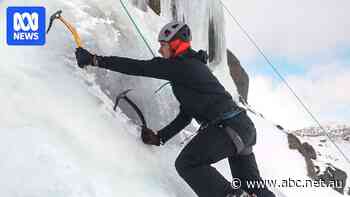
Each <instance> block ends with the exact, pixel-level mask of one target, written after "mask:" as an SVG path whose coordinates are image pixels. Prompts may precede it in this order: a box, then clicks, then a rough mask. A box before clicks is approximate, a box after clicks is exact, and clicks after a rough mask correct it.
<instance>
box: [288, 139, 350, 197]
mask: <svg viewBox="0 0 350 197" xmlns="http://www.w3.org/2000/svg"><path fill="white" fill-rule="evenodd" d="M287 138H288V145H289V148H290V149H292V150H298V151H299V152H300V154H301V155H303V157H304V159H305V163H306V168H307V175H308V176H309V177H310V178H312V179H313V180H322V181H323V183H324V184H326V185H328V186H330V187H332V188H333V189H334V190H336V191H338V192H339V193H341V194H344V191H345V185H346V179H347V174H346V173H345V172H344V171H343V170H341V169H339V168H336V167H335V166H333V165H332V164H330V163H327V164H326V168H325V171H323V172H321V171H320V167H319V166H317V165H315V164H314V162H313V160H317V155H316V151H315V149H314V148H313V146H312V145H310V144H309V143H307V142H304V143H301V141H300V140H299V138H298V137H297V136H296V135H294V134H291V133H290V134H288V136H287Z"/></svg>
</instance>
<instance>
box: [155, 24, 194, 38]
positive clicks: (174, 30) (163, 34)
mask: <svg viewBox="0 0 350 197" xmlns="http://www.w3.org/2000/svg"><path fill="white" fill-rule="evenodd" d="M174 38H179V39H181V40H183V41H185V42H189V41H191V40H192V36H191V30H190V28H189V27H188V25H186V24H185V23H182V22H178V21H173V22H170V23H168V24H166V25H165V26H164V27H163V28H162V30H160V32H159V35H158V41H159V42H161V41H164V42H169V41H171V40H172V39H174Z"/></svg>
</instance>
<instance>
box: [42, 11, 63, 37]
mask: <svg viewBox="0 0 350 197" xmlns="http://www.w3.org/2000/svg"><path fill="white" fill-rule="evenodd" d="M61 14H62V10H58V11H57V12H55V13H54V14H52V15H51V17H50V23H49V27H48V28H47V31H46V33H47V34H48V33H49V31H50V29H51V26H52V24H53V21H54V20H55V19H58V18H60V17H61Z"/></svg>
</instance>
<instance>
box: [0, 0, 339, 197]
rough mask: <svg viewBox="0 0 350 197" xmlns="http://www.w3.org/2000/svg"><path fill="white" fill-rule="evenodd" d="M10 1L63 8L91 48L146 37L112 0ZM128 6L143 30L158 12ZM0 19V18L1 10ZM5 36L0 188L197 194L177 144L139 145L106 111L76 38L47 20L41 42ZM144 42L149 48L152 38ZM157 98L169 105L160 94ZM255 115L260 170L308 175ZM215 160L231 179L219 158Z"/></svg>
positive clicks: (91, 194) (0, 66)
mask: <svg viewBox="0 0 350 197" xmlns="http://www.w3.org/2000/svg"><path fill="white" fill-rule="evenodd" d="M9 5H44V6H45V7H46V9H47V13H51V12H53V11H55V10H57V9H58V8H60V9H63V10H64V14H65V16H66V17H67V18H70V19H71V20H72V22H73V23H75V24H77V27H78V30H79V32H81V35H82V37H83V42H84V44H85V45H86V46H87V47H89V48H91V49H93V50H95V52H98V53H104V54H114V51H117V52H116V54H119V53H121V52H120V51H122V50H121V49H118V50H117V49H116V48H117V46H118V43H119V44H120V42H119V41H120V40H121V39H124V40H128V43H131V44H133V46H131V48H130V50H129V51H130V52H128V51H123V53H125V55H129V53H130V56H133V55H135V54H136V53H138V50H137V48H142V47H144V45H143V44H142V43H140V42H136V41H135V33H130V37H125V35H129V34H128V32H133V31H134V28H133V27H132V26H130V23H129V21H128V19H127V18H126V16H125V13H122V10H121V7H120V4H119V3H118V1H109V0H107V1H104V2H100V1H97V0H86V1H83V0H76V1H74V2H71V1H63V0H52V1H51V0H50V1H49V2H48V1H34V0H33V1H32V0H30V1H24V0H22V1H21V0H18V1H17V0H16V1H15V2H10V1H2V2H1V3H0V9H1V11H0V12H1V13H6V10H5V9H6V7H7V6H9ZM135 12H137V11H135ZM101 14H105V15H101ZM135 15H136V17H138V18H137V19H139V20H141V17H142V16H143V15H145V16H147V17H148V19H149V20H148V21H146V23H143V24H144V25H143V27H144V29H145V32H146V34H147V35H148V37H152V35H154V34H155V32H157V31H158V28H159V27H160V26H161V25H162V23H161V22H162V21H165V19H158V18H155V16H154V14H153V13H139V14H138V15H137V14H135ZM112 21H113V22H112ZM0 23H1V25H0V27H5V25H6V24H5V23H6V22H5V20H4V17H3V16H1V20H0ZM150 24H156V25H152V26H151V25H150ZM56 25H57V26H58V24H56ZM4 29H5V28H0V35H5V31H4ZM92 32H95V33H92ZM126 32H127V33H126ZM106 35H107V36H106ZM121 35H123V36H124V37H123V36H121ZM112 38H113V39H112ZM111 39H112V40H113V41H115V42H111ZM125 42H126V41H125ZM4 43H5V42H2V43H1V45H0V54H1V63H0V71H1V72H0V89H1V91H0V108H1V114H0V134H1V138H0V158H1V161H0V174H1V179H0V194H1V196H9V197H10V196H11V197H12V196H13V197H15V196H35V197H44V196H45V197H46V196H57V197H58V196H65V197H67V196H74V197H83V196H84V197H95V196H103V197H109V196H110V197H112V196H113V197H115V196H130V195H135V196H145V197H146V196H152V197H157V196H162V197H164V196H169V197H171V196H174V197H175V196H178V197H180V196H181V197H183V196H195V194H194V193H193V192H192V191H191V190H190V188H189V187H188V186H187V185H186V184H185V183H184V182H183V181H182V180H181V178H180V177H179V176H178V175H177V173H176V171H175V168H174V165H173V163H174V160H175V158H176V155H177V154H178V153H179V151H180V150H181V149H182V146H180V145H179V143H169V144H167V145H165V146H163V147H160V148H159V147H151V146H146V145H144V144H143V143H142V142H141V141H140V139H139V130H138V127H137V126H136V125H135V124H133V122H132V121H130V119H129V118H127V116H126V115H125V114H123V113H122V112H121V111H120V110H119V111H117V112H113V111H112V106H113V104H112V101H111V100H110V98H109V97H108V96H106V95H105V93H104V92H103V90H102V89H101V88H100V86H99V85H98V84H97V83H96V80H95V79H96V75H95V74H94V72H93V70H92V71H91V68H89V69H88V70H81V69H79V68H77V66H76V63H75V59H74V53H73V52H74V47H75V46H74V43H73V42H72V40H71V37H70V36H69V34H68V33H67V32H66V31H65V29H64V28H62V27H59V26H58V27H57V28H56V29H53V30H52V32H50V34H49V36H48V38H47V44H46V45H45V46H43V47H10V46H6V45H5V44H4ZM114 43H115V44H116V45H115V44H114ZM151 45H152V47H153V48H156V45H157V43H156V42H151ZM119 48H120V45H119ZM133 49H135V50H133ZM145 53H146V52H145ZM147 56H149V54H148V55H146V54H144V55H143V57H147ZM226 71H227V69H225V68H224V67H222V68H218V69H217V70H216V72H215V73H216V74H217V75H218V76H219V77H220V80H222V81H224V83H225V84H226V86H228V85H227V84H231V87H227V88H228V89H230V90H231V89H234V88H232V86H233V85H232V82H231V81H229V80H228V79H229V78H227V73H225V72H226ZM152 83H153V82H152ZM154 83H155V84H158V82H154ZM167 91H169V90H167ZM231 91H232V92H233V91H234V90H231ZM145 92H146V91H145ZM233 93H234V92H233ZM138 96H139V97H141V96H142V95H138ZM159 102H163V103H164V105H162V106H161V108H162V109H163V110H164V111H167V110H168V108H167V106H165V103H166V100H162V101H159ZM172 110H173V111H172V112H171V114H174V111H175V109H172ZM161 121H163V122H166V120H165V119H163V120H161ZM254 121H255V123H256V124H257V128H258V132H259V134H258V135H259V136H258V145H257V146H256V148H255V152H256V156H257V160H258V163H259V165H260V167H261V173H262V175H263V176H264V177H265V178H269V179H272V178H274V179H282V178H287V177H293V178H299V179H307V178H306V176H305V174H306V170H305V164H304V163H303V162H304V161H303V159H302V158H301V156H300V155H299V154H298V153H296V152H295V151H290V150H288V146H287V143H286V142H287V140H286V137H285V136H284V134H281V133H279V132H278V131H277V130H276V129H274V128H273V127H272V126H271V125H269V124H268V123H266V122H264V121H262V120H260V119H254ZM216 165H217V166H218V167H219V168H220V170H221V171H223V172H224V173H225V176H227V178H228V179H231V177H230V174H229V171H228V168H227V166H228V165H227V164H226V161H222V162H220V163H218V164H216ZM274 191H276V192H278V193H279V196H291V197H292V196H319V197H322V196H327V197H329V196H332V197H333V196H334V197H336V196H339V195H338V194H337V193H336V192H334V191H332V190H330V189H319V188H317V189H315V188H304V189H302V190H300V189H296V188H275V189H274Z"/></svg>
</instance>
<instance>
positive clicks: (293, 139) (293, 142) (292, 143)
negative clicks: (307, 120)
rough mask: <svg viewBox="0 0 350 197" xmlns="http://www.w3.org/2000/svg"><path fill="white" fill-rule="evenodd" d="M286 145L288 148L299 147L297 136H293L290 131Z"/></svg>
mask: <svg viewBox="0 0 350 197" xmlns="http://www.w3.org/2000/svg"><path fill="white" fill-rule="evenodd" d="M287 138H288V146H289V149H292V150H294V149H297V150H299V149H300V148H301V142H300V140H299V139H298V137H297V136H295V135H294V134H291V133H288V136H287Z"/></svg>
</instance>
